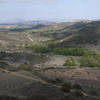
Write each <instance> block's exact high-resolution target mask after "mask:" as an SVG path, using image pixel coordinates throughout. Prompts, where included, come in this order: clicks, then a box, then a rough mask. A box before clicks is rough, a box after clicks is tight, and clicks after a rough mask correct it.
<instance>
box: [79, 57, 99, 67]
mask: <svg viewBox="0 0 100 100" xmlns="http://www.w3.org/2000/svg"><path fill="white" fill-rule="evenodd" d="M80 67H100V56H98V55H95V56H84V57H82V58H81V59H80Z"/></svg>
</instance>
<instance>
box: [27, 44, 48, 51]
mask: <svg viewBox="0 0 100 100" xmlns="http://www.w3.org/2000/svg"><path fill="white" fill-rule="evenodd" d="M27 48H29V49H31V50H32V51H33V52H34V53H46V52H48V51H49V49H48V46H47V45H45V44H43V43H37V44H33V45H31V46H28V47H27Z"/></svg>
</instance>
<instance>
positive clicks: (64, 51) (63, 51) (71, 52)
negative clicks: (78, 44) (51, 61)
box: [53, 48, 95, 56]
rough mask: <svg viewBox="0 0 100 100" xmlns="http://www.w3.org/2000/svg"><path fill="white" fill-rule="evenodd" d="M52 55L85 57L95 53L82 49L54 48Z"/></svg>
mask: <svg viewBox="0 0 100 100" xmlns="http://www.w3.org/2000/svg"><path fill="white" fill-rule="evenodd" d="M53 53H54V54H59V55H64V56H85V55H94V54H95V52H93V51H89V50H87V49H83V48H55V49H54V50H53Z"/></svg>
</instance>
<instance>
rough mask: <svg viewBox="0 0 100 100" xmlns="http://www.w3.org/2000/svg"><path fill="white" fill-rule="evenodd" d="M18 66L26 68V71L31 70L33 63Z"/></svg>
mask: <svg viewBox="0 0 100 100" xmlns="http://www.w3.org/2000/svg"><path fill="white" fill-rule="evenodd" d="M17 68H19V69H22V70H26V71H31V70H32V68H33V67H32V65H27V64H26V65H24V64H23V65H20V66H18V67H17Z"/></svg>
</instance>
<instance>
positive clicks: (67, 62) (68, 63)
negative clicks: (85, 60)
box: [63, 57, 76, 66]
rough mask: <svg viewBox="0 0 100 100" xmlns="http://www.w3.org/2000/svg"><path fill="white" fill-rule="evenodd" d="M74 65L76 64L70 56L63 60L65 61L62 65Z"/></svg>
mask: <svg viewBox="0 0 100 100" xmlns="http://www.w3.org/2000/svg"><path fill="white" fill-rule="evenodd" d="M75 65H76V64H75V61H74V59H73V58H72V57H70V58H68V59H67V60H66V61H65V63H64V65H63V66H75Z"/></svg>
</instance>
